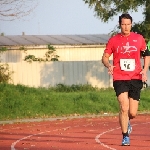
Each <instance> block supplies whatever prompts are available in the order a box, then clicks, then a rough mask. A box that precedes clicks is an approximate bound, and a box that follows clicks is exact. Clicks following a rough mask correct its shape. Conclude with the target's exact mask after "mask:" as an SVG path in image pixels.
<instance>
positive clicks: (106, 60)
mask: <svg viewBox="0 0 150 150" xmlns="http://www.w3.org/2000/svg"><path fill="white" fill-rule="evenodd" d="M109 57H110V54H108V53H104V54H103V56H102V63H103V64H104V66H105V67H107V68H108V73H109V74H111V75H113V68H114V66H112V65H111V64H110V63H109Z"/></svg>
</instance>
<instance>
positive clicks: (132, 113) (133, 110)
mask: <svg viewBox="0 0 150 150" xmlns="http://www.w3.org/2000/svg"><path fill="white" fill-rule="evenodd" d="M138 105H139V101H138V100H134V99H133V98H129V119H133V118H135V117H136V114H137V110H138Z"/></svg>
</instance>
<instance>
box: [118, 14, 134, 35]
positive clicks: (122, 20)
mask: <svg viewBox="0 0 150 150" xmlns="http://www.w3.org/2000/svg"><path fill="white" fill-rule="evenodd" d="M119 25H120V28H121V33H122V34H123V35H125V36H128V35H129V34H130V31H131V27H132V17H131V16H130V15H129V14H122V15H121V16H119Z"/></svg>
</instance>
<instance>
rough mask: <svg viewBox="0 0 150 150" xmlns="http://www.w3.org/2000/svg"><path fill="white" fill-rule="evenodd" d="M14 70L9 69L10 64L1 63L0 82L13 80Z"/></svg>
mask: <svg viewBox="0 0 150 150" xmlns="http://www.w3.org/2000/svg"><path fill="white" fill-rule="evenodd" d="M12 73H13V72H12V71H10V70H9V65H8V64H0V83H8V82H10V81H12V79H11V75H12Z"/></svg>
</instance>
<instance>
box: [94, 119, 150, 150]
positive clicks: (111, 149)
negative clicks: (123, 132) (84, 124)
mask: <svg viewBox="0 0 150 150" xmlns="http://www.w3.org/2000/svg"><path fill="white" fill-rule="evenodd" d="M149 123H150V122H145V123H140V124H149ZM140 124H133V125H132V126H137V125H140ZM118 129H120V127H118V128H115V129H110V130H108V131H105V132H102V133H101V134H98V135H97V136H96V137H95V141H96V142H97V143H99V144H100V145H102V146H103V147H106V148H108V149H110V150H117V149H115V148H112V147H110V146H108V145H106V144H104V143H102V142H101V141H100V137H101V136H102V135H104V134H106V133H108V132H112V131H114V130H118Z"/></svg>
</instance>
